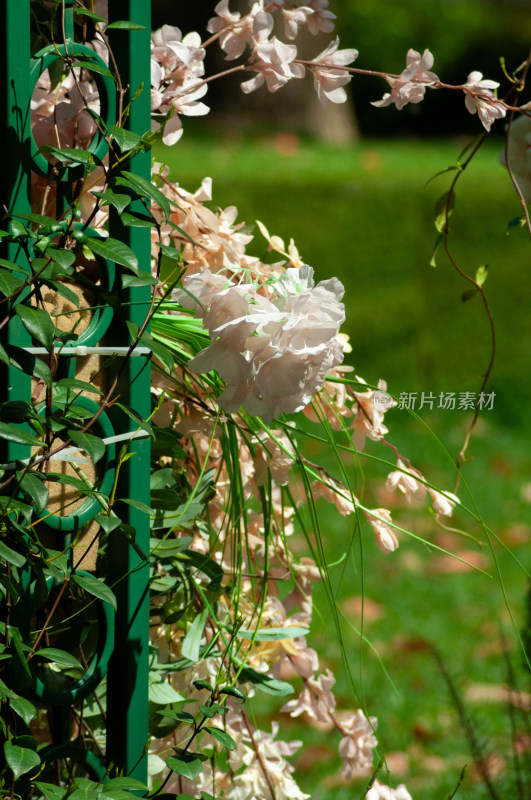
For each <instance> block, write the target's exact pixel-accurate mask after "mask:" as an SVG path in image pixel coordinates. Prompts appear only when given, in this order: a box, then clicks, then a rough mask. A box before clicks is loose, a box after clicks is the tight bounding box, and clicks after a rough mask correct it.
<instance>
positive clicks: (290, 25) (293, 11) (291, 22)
mask: <svg viewBox="0 0 531 800" xmlns="http://www.w3.org/2000/svg"><path fill="white" fill-rule="evenodd" d="M280 11H281V13H282V16H283V17H284V31H285V34H286V39H296V38H297V33H298V29H299V25H305V24H306V22H307V21H308V17H310V16H312V15H313V14H314V10H313V8H310V7H309V6H299V7H298V8H281V9H280Z"/></svg>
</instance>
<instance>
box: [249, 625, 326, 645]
mask: <svg viewBox="0 0 531 800" xmlns="http://www.w3.org/2000/svg"><path fill="white" fill-rule="evenodd" d="M309 633H310V631H309V630H308V628H296V627H289V626H287V627H285V628H262V630H259V631H245V630H242V629H240V630H239V631H237V632H236V636H238V637H239V638H240V639H253V638H254V640H255V641H256V642H276V641H278V640H279V639H296V638H297V637H298V636H307V635H308V634H309Z"/></svg>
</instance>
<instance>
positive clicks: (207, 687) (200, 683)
mask: <svg viewBox="0 0 531 800" xmlns="http://www.w3.org/2000/svg"><path fill="white" fill-rule="evenodd" d="M193 685H194V686H195V688H196V689H204V690H205V691H206V692H210V693H212V692H213V691H214V688H213V686H211V684H210V683H209V682H208V681H204V680H202V679H200V680H198V681H194V682H193Z"/></svg>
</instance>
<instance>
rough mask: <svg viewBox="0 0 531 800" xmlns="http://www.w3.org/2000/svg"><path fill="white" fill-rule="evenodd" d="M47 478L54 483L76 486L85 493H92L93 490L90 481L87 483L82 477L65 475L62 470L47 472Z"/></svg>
mask: <svg viewBox="0 0 531 800" xmlns="http://www.w3.org/2000/svg"><path fill="white" fill-rule="evenodd" d="M46 480H47V481H52V482H54V483H64V484H66V485H68V486H74V488H76V489H77V490H78V491H80V492H83V493H85V494H90V493H91V492H92V486H91V485H90V483H85V481H83V480H81V478H74V476H73V475H63V473H62V472H47V473H46Z"/></svg>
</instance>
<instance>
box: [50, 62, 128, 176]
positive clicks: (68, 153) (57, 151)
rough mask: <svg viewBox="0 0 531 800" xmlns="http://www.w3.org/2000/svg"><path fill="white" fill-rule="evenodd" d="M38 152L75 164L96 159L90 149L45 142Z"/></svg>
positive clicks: (87, 162)
mask: <svg viewBox="0 0 531 800" xmlns="http://www.w3.org/2000/svg"><path fill="white" fill-rule="evenodd" d="M111 77H112V76H111ZM37 152H38V153H43V154H48V155H52V156H55V158H57V159H58V160H59V161H64V162H71V163H73V164H89V163H91V162H92V161H94V160H95V158H94V154H93V153H91V152H90V151H89V150H78V149H77V148H76V147H62V148H59V147H53V146H52V145H50V144H43V145H42V147H39V149H38V150H37ZM98 160H99V159H98Z"/></svg>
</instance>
